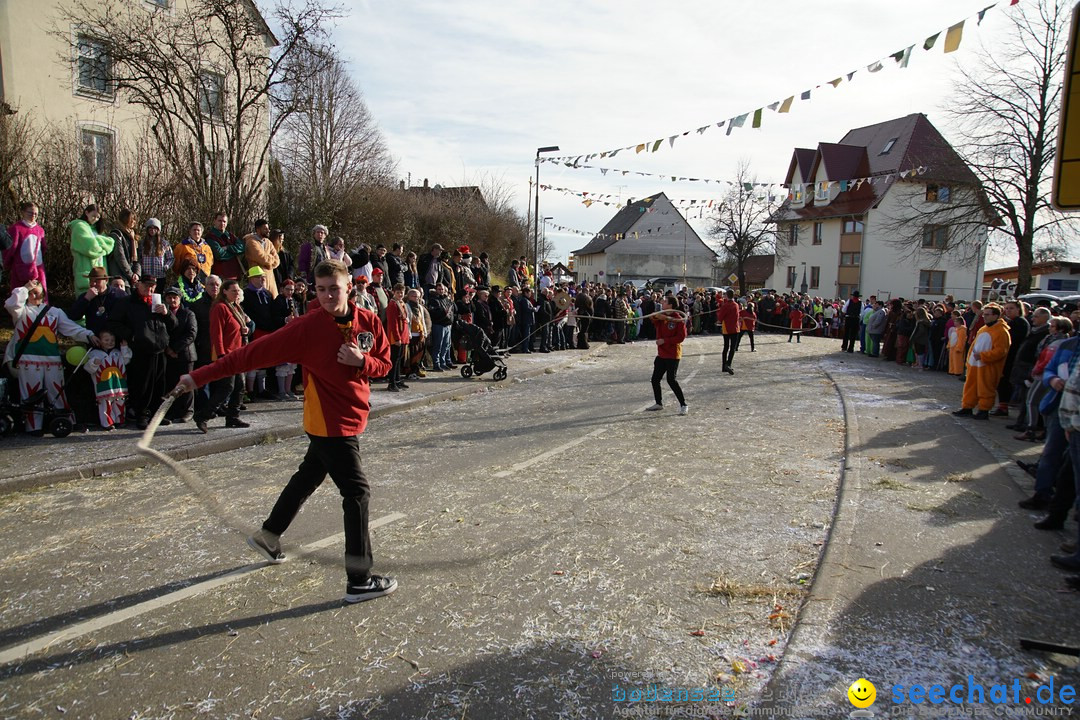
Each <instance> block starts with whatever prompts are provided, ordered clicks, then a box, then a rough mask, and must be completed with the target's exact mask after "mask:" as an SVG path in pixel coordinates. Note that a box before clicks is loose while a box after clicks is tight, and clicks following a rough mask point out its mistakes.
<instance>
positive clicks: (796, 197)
mask: <svg viewBox="0 0 1080 720" xmlns="http://www.w3.org/2000/svg"><path fill="white" fill-rule="evenodd" d="M791 202H792V203H794V204H795V205H802V203H803V186H802V185H796V186H794V187H793V188H791Z"/></svg>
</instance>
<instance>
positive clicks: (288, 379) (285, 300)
mask: <svg viewBox="0 0 1080 720" xmlns="http://www.w3.org/2000/svg"><path fill="white" fill-rule="evenodd" d="M295 291H296V283H295V282H293V280H292V278H286V279H285V280H284V281H283V282H282V284H281V286H280V292H279V293H278V296H277V297H276V298H274V305H273V314H274V325H275V326H276V328H275V329H280V328H283V327H285V326H286V325H288V324H289V323H291V322H292V321H294V320H296V319H297V318H298V317H300V313H299V311H298V310H297V307H296V301H295V300H294V299H293V293H294V292H295ZM295 372H296V363H281V364H280V365H278V366H277V367H276V368H274V377H275V378H276V379H277V396H276V397H275V398H274V399H275V400H278V401H282V400H298V399H299V398H297V397H296V395H294V394H293V391H292V387H293V386H292V379H293V375H294V374H295Z"/></svg>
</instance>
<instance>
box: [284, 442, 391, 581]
mask: <svg viewBox="0 0 1080 720" xmlns="http://www.w3.org/2000/svg"><path fill="white" fill-rule="evenodd" d="M308 438H310V440H311V443H310V444H309V445H308V449H307V454H305V455H304V459H303V460H302V461H301V462H300V467H299V468H297V470H296V472H295V473H294V474H293V476H292V478H290V479H289V484H288V485H286V486H285V489H284V490H282V491H281V495H279V496H278V499H277V502H276V503H274V509H273V510H271V511H270V517H268V518H267V519H266V522H264V523H263V529H265V530H267V531H268V532H272V533H274V534H275V535H281V534H283V533H284V532H285V531H286V530H288V529H289V525H291V524H292V521H293V519H294V518H296V514H297V513H299V512H300V508H301V507H302V506H303V504H304V502H305V501H306V500H307V499H308V498H309V497H311V494H312V493H314V492H315V489H316V488H318V487H319V485H322V482H323V480H325V479H326V476H327V475H330V479H331V480H333V481H334V484H335V485H337V487H338V491H339V492H340V493H341V509H342V511H343V513H344V523H345V572H346V574H347V575H348V579H349V582H350V583H362V582H364V581H365V580H367V579H368V576H369V575H370V574H371V565H372V562H373V561H372V556H371V533H370V531H369V529H368V501H369V500H370V498H371V488H370V486H369V485H368V481H367V478H366V477H365V476H364V469H363V468H362V467H361V465H360V438H359V436H357V435H349V436H346V437H319V436H318V435H311V434H309V435H308Z"/></svg>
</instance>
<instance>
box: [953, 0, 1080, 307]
mask: <svg viewBox="0 0 1080 720" xmlns="http://www.w3.org/2000/svg"><path fill="white" fill-rule="evenodd" d="M1072 5H1073V3H1072V2H1069V1H1068V0H1037V2H1034V3H1023V4H1021V5H1018V6H1017V7H1015V8H1011V9H1010V14H1009V22H1010V23H1011V24H1012V27H1011V29H1010V34H1009V36H1008V38H1007V39H1005V40H1004V41H1003V42H1002V43H1000V44H998V45H995V46H994V47H993V48H990V49H987V48H983V49H982V51H981V52H980V55H979V61H978V63H977V65H976V66H975V67H973V68H971V69H968V68H960V71H959V73H960V77H959V80H958V81H957V83H956V91H955V93H954V97H952V98H950V105H949V106H948V108H947V109H946V111H947V112H948V113H949V115H950V116H951V117H952V118H953V119H954V120H955V122H956V124H957V126H958V127H959V128H960V129H961V131H962V134H963V136H964V137H966V141H965V142H964V143H963V144H961V145H960V146H959V147H958V148H957V150H958V151H959V152H960V154H961V155H962V156H963V157H964V159H965V160H966V161H967V163H968V164H969V165H970V166H971V168H972V169H973V170H974V171H975V173H976V174H977V175H978V176H979V179H980V180H981V181H982V185H983V187H984V188H985V191H986V193H987V196H988V198H989V204H990V207H991V209H992V212H993V213H995V214H996V215H998V216H1000V218H1001V220H1002V221H1003V222H1004V225H1003V226H1002V227H1001V232H1003V233H1006V234H1007V235H1008V236H1009V237H1010V238H1011V240H1012V241H1013V243H1014V244H1015V245H1016V251H1017V255H1018V263H1017V264H1018V266H1019V276H1018V278H1017V283H1016V284H1017V290H1016V291H1017V293H1025V292H1028V291H1030V289H1031V265H1032V262H1033V260H1034V248H1035V243H1036V241H1037V240H1041V241H1044V242H1047V243H1048V244H1050V245H1056V244H1061V242H1062V239H1063V234H1064V233H1065V232H1066V231H1067V230H1068V229H1069V228H1068V226H1069V224H1070V222H1069V220H1068V219H1067V218H1066V217H1065V216H1063V215H1062V214H1060V213H1058V212H1056V211H1054V210H1053V208H1052V207H1051V204H1050V187H1049V174H1050V171H1051V169H1052V167H1053V158H1054V152H1055V142H1056V136H1057V125H1058V114H1059V112H1060V103H1061V82H1062V79H1063V72H1064V69H1065V60H1066V54H1067V51H1068V44H1069V32H1068V31H1069V18H1070V10H1071V7H1072Z"/></svg>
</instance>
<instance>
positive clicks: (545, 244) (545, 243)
mask: <svg viewBox="0 0 1080 720" xmlns="http://www.w3.org/2000/svg"><path fill="white" fill-rule="evenodd" d="M543 219H544V227H543V229H542V230H541V231H540V232H542V233H544V236H543V237H544V243H543V244H544V247H545V248H546V247H547V223H548V220H554V219H555V216H554V215H545V216H544V218H543ZM541 264H542V263H541V262H540V253H539V252H537V253H536V287H537V288H539V287H540V266H541Z"/></svg>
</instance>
